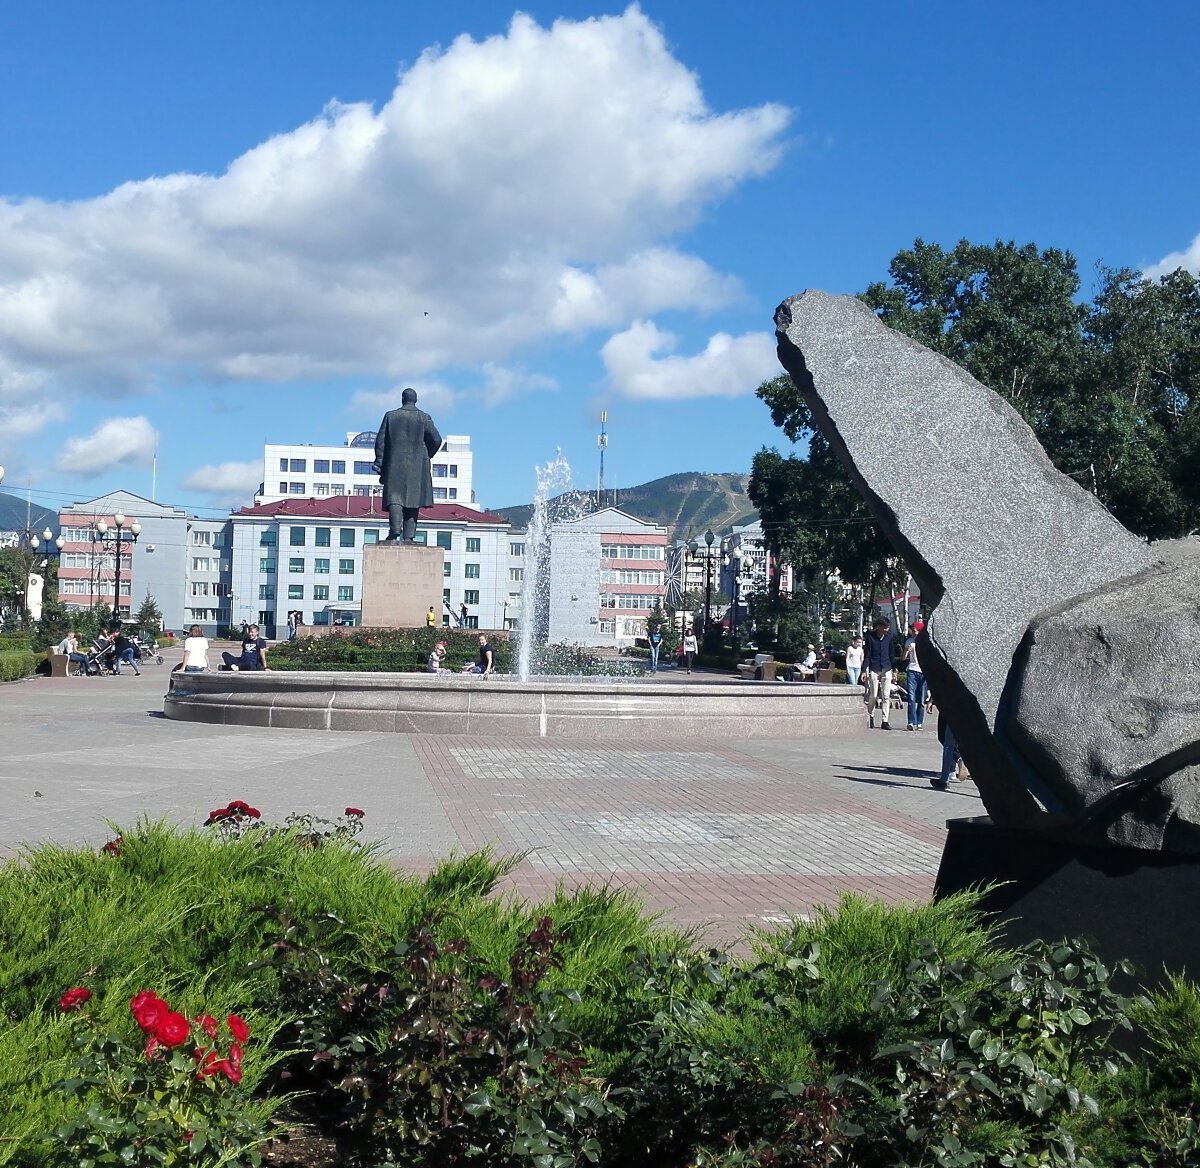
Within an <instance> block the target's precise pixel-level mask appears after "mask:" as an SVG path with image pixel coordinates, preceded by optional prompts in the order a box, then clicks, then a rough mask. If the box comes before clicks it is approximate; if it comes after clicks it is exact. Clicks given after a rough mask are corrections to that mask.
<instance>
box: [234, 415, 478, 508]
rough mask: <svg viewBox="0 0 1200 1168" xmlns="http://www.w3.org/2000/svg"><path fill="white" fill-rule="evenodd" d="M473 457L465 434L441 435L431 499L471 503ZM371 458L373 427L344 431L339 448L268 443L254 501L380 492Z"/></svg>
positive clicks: (473, 488)
mask: <svg viewBox="0 0 1200 1168" xmlns="http://www.w3.org/2000/svg"><path fill="white" fill-rule="evenodd" d="M474 457H475V456H474V455H473V454H472V453H471V439H470V437H469V436H468V435H465V434H451V435H449V437H447V438H446V439H444V441H443V442H442V448H441V450H439V451H438V452H437V454H435V455H434V456H433V458H432V460H431V463H432V466H431V470H432V472H433V500H434V502H435V503H462V504H463V505H465V506H467V507H474V506H475V486H474V469H475V468H474ZM374 460H375V431H374V430H364V431H362V432H361V433H350V434H347V435H346V440H345V442H343V443H342V445H340V446H314V445H311V444H310V445H283V444H278V443H270V444H268V445H266V446H264V447H263V480H262V484H261V485H260V487H259V490H258V493H257V494H256V495H255V496H254V502H255V504H256V505H257V504H261V503H276V502H279V500H281V499H326V498H329V497H331V496H335V495H350V496H352V497H353V496H370V495H376V496H378V495H381V494H382V493H383V488H382V487H381V486H380V484H379V476H378V475H377V474H376V473H375V472H374V471H373V470H372V469H371V464H372V462H374Z"/></svg>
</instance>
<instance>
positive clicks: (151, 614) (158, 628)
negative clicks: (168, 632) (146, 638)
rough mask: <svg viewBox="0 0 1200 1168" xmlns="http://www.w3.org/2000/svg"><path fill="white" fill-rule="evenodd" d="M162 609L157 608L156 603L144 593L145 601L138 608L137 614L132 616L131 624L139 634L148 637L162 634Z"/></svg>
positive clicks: (148, 594)
mask: <svg viewBox="0 0 1200 1168" xmlns="http://www.w3.org/2000/svg"><path fill="white" fill-rule="evenodd" d="M162 619H163V614H162V609H161V608H159V607H158V601H157V600H155V599H154V597H153V596H151V595H150V593H149V592H147V593H146V599H145V600H143V601H142V603H141V604H140V605H139V606H138V610H137V612H135V613H134V614H133V623H134V625H135V626H137V628H138V630H139V631H140V632H143V633H146V634H148V635H150V636H156V635H157V634H158V633H160V632H162Z"/></svg>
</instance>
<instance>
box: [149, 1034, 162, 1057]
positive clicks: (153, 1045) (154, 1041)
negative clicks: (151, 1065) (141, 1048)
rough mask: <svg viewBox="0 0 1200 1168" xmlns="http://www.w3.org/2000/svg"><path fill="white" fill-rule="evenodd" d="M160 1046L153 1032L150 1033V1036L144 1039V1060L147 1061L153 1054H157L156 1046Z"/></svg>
mask: <svg viewBox="0 0 1200 1168" xmlns="http://www.w3.org/2000/svg"><path fill="white" fill-rule="evenodd" d="M160 1046H162V1043H161V1042H159V1041H158V1039H157V1038H155V1037H154V1035H153V1034H152V1035H150V1037H149V1038H147V1039H146V1061H147V1062H150V1061H151V1060H152V1059H153V1058H154V1056H155V1055H156V1054H158V1048H159V1047H160Z"/></svg>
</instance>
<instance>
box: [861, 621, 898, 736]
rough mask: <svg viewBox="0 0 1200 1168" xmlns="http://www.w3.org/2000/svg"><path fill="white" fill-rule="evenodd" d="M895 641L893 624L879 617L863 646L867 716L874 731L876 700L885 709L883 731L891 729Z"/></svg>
mask: <svg viewBox="0 0 1200 1168" xmlns="http://www.w3.org/2000/svg"><path fill="white" fill-rule="evenodd" d="M895 640H896V637H895V634H894V633H893V632H892V626H891V622H890V621H889V620H888V619H887V618H886V617H879V618H878V619H877V620H876V621H875V626H874V628H872V629H871V632H870V635H869V636H868V637H867V643H866V645H864V646H863V648H864V649H865V650H866V654H865V659H864V661H863V665H864V667H865V668H866V671H867V715H868V717H869V719H870V722H871V729H872V730H873V729H874V728H875V700H876V698H878V699H879V701H880V704H881V706H882V709H883V725H882V727H881V729H883V730H890V729H891V726H890V725H889V724H888V715H889V714H890V713H891V712H892V668H893V662H892V646H893V645H894V643H895Z"/></svg>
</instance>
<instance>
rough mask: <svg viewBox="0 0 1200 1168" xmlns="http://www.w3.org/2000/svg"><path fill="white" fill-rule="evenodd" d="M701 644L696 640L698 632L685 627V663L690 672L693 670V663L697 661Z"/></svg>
mask: <svg viewBox="0 0 1200 1168" xmlns="http://www.w3.org/2000/svg"><path fill="white" fill-rule="evenodd" d="M699 650H700V646H699V644H698V643H697V642H696V633H695V631H694V630H693V629H685V630H684V634H683V663H684V665H686V666H687V671H688V673H691V671H692V665H693V664H694V663H695V660H696V654H697V653H698V652H699Z"/></svg>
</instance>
